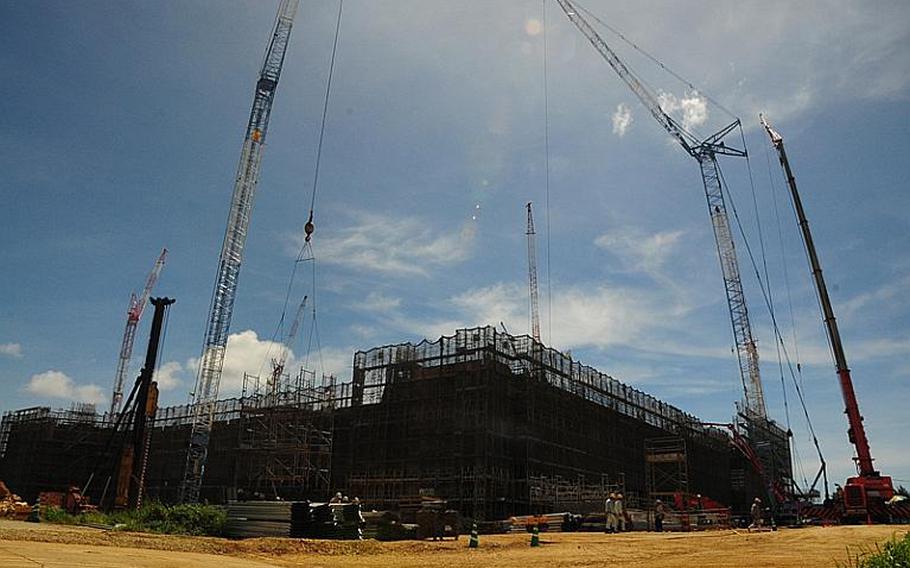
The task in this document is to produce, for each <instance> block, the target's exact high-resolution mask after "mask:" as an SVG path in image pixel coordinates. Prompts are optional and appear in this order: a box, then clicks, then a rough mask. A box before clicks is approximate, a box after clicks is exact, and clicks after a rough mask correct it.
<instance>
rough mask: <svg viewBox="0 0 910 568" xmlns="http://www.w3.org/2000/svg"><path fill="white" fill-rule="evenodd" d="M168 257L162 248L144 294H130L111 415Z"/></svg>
mask: <svg viewBox="0 0 910 568" xmlns="http://www.w3.org/2000/svg"><path fill="white" fill-rule="evenodd" d="M166 257H167V249H166V248H164V249H161V254H160V255H158V260H156V261H155V266H154V267H153V268H152V271H151V272H149V275H148V277H147V278H146V279H145V288H143V290H142V294H140V295H139V296H137V295H136V294H135V293H132V294H130V304H129V307H128V308H127V310H126V329H125V330H124V331H123V341H121V342H120V358H119V360H118V362H117V373H116V374H115V375H114V393H113V395H112V396H111V416H112V417H113V416H114V415H115V414H117V413H118V412H120V402H121V401H122V400H123V381H124V380H125V379H126V375H127V373H129V369H130V358H131V357H132V356H133V342H134V341H135V339H136V329H137V328H138V327H139V320H140V318H142V312H143V311H144V310H145V305H146V304H147V303H148V301H149V297H150V296H151V295H152V288H154V287H155V284H156V283H157V282H158V277H159V276H161V269H162V268H164V260H165V258H166Z"/></svg>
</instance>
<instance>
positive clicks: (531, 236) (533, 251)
mask: <svg viewBox="0 0 910 568" xmlns="http://www.w3.org/2000/svg"><path fill="white" fill-rule="evenodd" d="M527 207H528V229H527V231H526V232H525V234H526V235H527V236H528V293H529V295H530V303H531V337H533V338H534V341H540V298H539V294H538V291H537V247H536V243H535V238H536V233H535V232H534V215H533V213H532V212H531V203H530V202H528V205H527Z"/></svg>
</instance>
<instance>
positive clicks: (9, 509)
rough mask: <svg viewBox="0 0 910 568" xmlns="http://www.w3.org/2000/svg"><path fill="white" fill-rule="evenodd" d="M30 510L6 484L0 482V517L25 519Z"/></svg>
mask: <svg viewBox="0 0 910 568" xmlns="http://www.w3.org/2000/svg"><path fill="white" fill-rule="evenodd" d="M31 510H32V509H31V507H29V505H28V503H26V502H25V501H24V500H23V499H22V498H21V497H19V496H18V495H16V494H15V493H13V492H12V491H10V490H9V488H8V487H7V486H6V484H5V483H3V482H2V481H0V517H13V518H16V519H25V518H26V517H28V514H29V513H30V512H31Z"/></svg>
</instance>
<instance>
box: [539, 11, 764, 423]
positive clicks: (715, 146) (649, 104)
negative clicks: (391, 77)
mask: <svg viewBox="0 0 910 568" xmlns="http://www.w3.org/2000/svg"><path fill="white" fill-rule="evenodd" d="M556 2H557V4H559V6H560V8H562V10H563V11H564V12H565V13H566V16H567V17H568V18H569V21H570V22H572V24H574V25H575V27H576V28H578V30H579V31H580V32H581V33H582V34H583V35H584V36H585V37H586V38H587V39H588V41H589V42H590V43H591V45H592V46H594V49H596V50H597V52H598V53H599V54H600V55H601V57H603V58H604V60H605V61H606V62H607V63H608V64H609V65H610V67H612V68H613V70H614V71H615V72H616V74H617V75H619V78H620V79H621V80H622V81H623V82H624V83H625V84H626V85H627V86H628V87H629V88H630V89H631V90H632V92H633V93H634V94H635V96H636V97H637V98H638V100H639V101H641V103H642V104H643V105H644V106H645V108H647V109H648V112H650V113H651V116H653V117H654V119H655V120H656V121H657V122H658V123H659V124H660V125H661V126H662V127H663V129H664V130H666V131H667V133H669V134H670V136H672V137H673V138H674V139H675V140H676V141H677V142H678V143H679V145H680V146H682V147H683V149H684V150H685V151H686V153H688V154H689V155H690V156H692V157H693V158H695V160H697V161H698V163H699V166H700V168H701V174H702V181H703V182H704V189H705V197H706V198H707V202H708V214H709V215H710V217H711V224H712V226H713V228H714V238H715V241H716V244H717V253H718V256H719V258H720V265H721V272H722V273H723V279H724V289H725V291H726V296H727V305H728V307H729V309H730V320H731V323H732V326H733V336H734V340H735V343H736V356H737V360H738V362H739V370H740V377H741V379H742V383H743V391H744V396H745V402H746V407H747V409H748V411H749V412H750V413H753V414H755V415H756V416H759V417H762V418H767V415H768V413H767V409H766V407H765V397H764V392H763V389H762V383H761V374H760V371H759V364H758V350H757V349H756V346H755V339H754V337H753V335H752V329H751V326H750V324H749V312H748V310H747V309H746V300H745V295H744V294H743V285H742V280H741V278H740V273H739V264H738V261H737V258H736V248H735V246H734V243H733V236H732V232H731V231H730V221H729V219H728V217H727V208H726V204H725V203H724V182H723V176H722V175H721V173H720V168H719V166H718V164H717V156H718V155H726V156H735V157H741V158H742V157H745V156H746V151H745V150H740V149H737V148H733V147H731V146H727V145H726V144H725V142H724V141H723V139H724V138H725V137H726V135H727V134H729V133H730V132H731V131H733V130H734V129H735V128H738V127H739V126H740V122H739V120H736V121H734V122H733V123H731V124H729V125H727V126H725V127H724V128H722V129H721V130H719V131H718V132H716V133H715V134H712V135H711V136H709V137H707V138H705V139H703V140H702V139H700V138H699V137H697V136H695V135H694V134H692V133H691V132H689V131H687V130H686V128H685V127H684V126H683V125H682V124H680V123H679V122H678V121H677V120H676V119H674V118H673V117H671V116H670V115H669V114H667V113H666V112H664V110H663V108H662V107H661V104H660V101H659V99H658V98H657V97H656V96H655V95H654V94H653V93H652V92H651V91H650V90H649V89H648V88H647V87H645V85H644V83H643V82H642V81H641V80H640V79H638V77H636V75H635V74H634V73H633V72H632V71H631V70H630V69H629V67H628V66H627V65H626V64H625V63H624V62H623V61H622V60H621V59H620V58H619V56H618V55H617V54H616V52H614V51H613V50H612V49H611V48H610V46H609V45H607V43H606V42H605V41H604V39H603V38H602V37H601V36H600V34H599V33H597V30H595V29H594V28H593V27H592V26H591V24H590V23H588V21H587V20H586V19H585V18H584V17H583V16H582V15H581V14H580V13H579V11H578V9H577V8H576V7H575V5H574V3H573V2H571V1H570V0H556Z"/></svg>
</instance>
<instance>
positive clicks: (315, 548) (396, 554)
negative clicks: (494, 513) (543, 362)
mask: <svg viewBox="0 0 910 568" xmlns="http://www.w3.org/2000/svg"><path fill="white" fill-rule="evenodd" d="M907 530H908V528H907V527H906V526H904V527H900V526H890V527H889V526H874V527H829V528H821V527H813V528H804V529H782V530H780V531H777V532H763V533H747V532H740V531H732V530H731V531H713V532H704V533H690V534H682V533H665V534H655V533H628V534H623V535H605V534H597V533H564V534H559V533H554V534H542V535H541V541H542V546H541V547H540V548H530V547H529V546H528V536H527V535H523V534H516V535H497V536H483V535H482V536H481V537H480V539H481V541H480V548H479V549H477V550H470V549H468V548H467V538H466V537H462V538H461V539H459V540H458V541H446V542H435V543H434V542H393V543H379V542H376V541H363V542H340V541H313V540H292V539H276V538H267V539H248V540H243V541H232V540H226V539H219V538H193V537H178V536H162V535H147V534H138V533H126V532H110V531H102V530H97V529H89V528H82V527H66V526H59V525H49V524H46V523H44V524H39V525H36V524H30V523H23V522H17V521H3V520H0V567H4V568H5V567H19V566H22V567H36V566H47V567H55V568H56V567H69V566H86V567H92V568H108V567H115V566H117V567H120V566H136V567H142V568H146V567H147V568H170V567H178V566H194V567H199V568H215V567H218V568H240V567H251V568H255V567H264V566H279V567H281V566H308V567H313V568H321V567H325V568H330V567H340V566H354V567H374V566H375V567H379V566H395V567H399V566H400V567H405V568H406V567H417V566H438V567H441V568H450V567H451V568H456V567H457V568H470V567H475V566H476V567H480V566H496V567H501V568H519V567H520V568H528V567H535V566H541V567H543V566H547V567H550V566H554V567H568V566H585V567H594V566H604V565H617V566H630V567H645V566H647V567H649V568H650V567H654V566H668V567H680V568H681V567H686V568H692V567H694V566H698V567H706V568H708V567H721V566H723V567H727V566H731V567H733V566H736V567H740V566H750V567H753V568H760V567H766V566H767V567H781V568H791V567H792V568H796V567H810V568H811V567H815V566H818V567H822V566H825V567H829V566H834V565H836V564H837V563H838V562H845V561H846V560H847V548H848V547H849V548H850V549H851V551H853V552H854V553H856V552H857V551H859V550H860V549H861V548H862V547H866V548H868V547H872V546H874V545H875V543H878V542H881V541H883V540H886V539H887V538H889V537H890V536H891V535H893V534H903V533H905V532H907Z"/></svg>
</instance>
